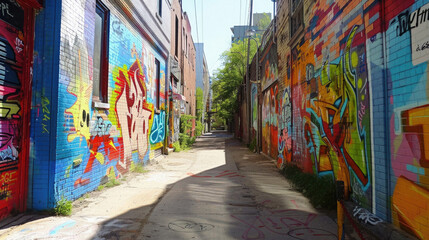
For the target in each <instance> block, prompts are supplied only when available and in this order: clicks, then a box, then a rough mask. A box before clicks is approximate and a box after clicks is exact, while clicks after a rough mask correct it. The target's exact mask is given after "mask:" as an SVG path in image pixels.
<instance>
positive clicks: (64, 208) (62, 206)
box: [54, 198, 72, 216]
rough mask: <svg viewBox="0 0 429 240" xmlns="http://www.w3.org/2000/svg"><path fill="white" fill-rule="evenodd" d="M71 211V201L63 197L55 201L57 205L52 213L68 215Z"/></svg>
mask: <svg viewBox="0 0 429 240" xmlns="http://www.w3.org/2000/svg"><path fill="white" fill-rule="evenodd" d="M71 212H72V201H69V200H67V199H65V198H61V200H59V201H58V202H57V206H56V207H55V208H54V213H55V215H57V216H70V215H71Z"/></svg>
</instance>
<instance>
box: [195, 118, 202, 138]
mask: <svg viewBox="0 0 429 240" xmlns="http://www.w3.org/2000/svg"><path fill="white" fill-rule="evenodd" d="M201 134H203V124H202V123H201V122H200V121H197V123H196V126H195V135H196V136H201Z"/></svg>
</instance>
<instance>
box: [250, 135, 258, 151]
mask: <svg viewBox="0 0 429 240" xmlns="http://www.w3.org/2000/svg"><path fill="white" fill-rule="evenodd" d="M249 149H250V151H252V152H253V151H255V149H256V138H254V139H252V141H251V142H250V144H249Z"/></svg>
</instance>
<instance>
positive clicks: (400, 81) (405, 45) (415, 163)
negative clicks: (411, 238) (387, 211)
mask: <svg viewBox="0 0 429 240" xmlns="http://www.w3.org/2000/svg"><path fill="white" fill-rule="evenodd" d="M384 10H385V27H386V48H385V50H386V56H387V59H386V62H387V71H386V74H387V76H386V77H387V83H388V84H387V90H388V99H387V100H388V103H389V112H388V113H389V115H388V116H387V117H388V118H389V133H390V138H389V139H386V144H390V167H391V169H390V171H389V174H390V175H391V176H390V182H389V184H390V186H389V187H390V189H389V190H390V191H389V195H391V196H392V198H391V201H392V202H391V203H392V206H391V207H392V219H393V222H395V223H396V224H397V225H398V226H400V227H401V228H402V229H405V230H408V231H409V232H411V233H413V234H414V235H416V236H417V237H419V238H421V239H426V238H429V175H428V173H429V154H428V149H429V146H428V144H429V143H428V138H427V136H428V135H427V134H428V130H427V129H428V128H427V126H428V123H429V121H428V119H429V111H428V110H429V105H428V103H429V101H428V97H429V93H428V92H427V89H428V86H427V79H428V75H427V67H428V60H429V58H428V49H427V47H428V43H427V40H428V37H429V33H428V31H427V30H426V29H427V26H428V20H427V11H428V10H429V4H428V1H401V3H400V4H397V3H396V2H395V3H393V2H392V1H390V0H389V1H386V4H385V9H384ZM409 16H410V17H409Z"/></svg>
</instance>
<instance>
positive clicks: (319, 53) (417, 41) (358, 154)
mask: <svg viewBox="0 0 429 240" xmlns="http://www.w3.org/2000/svg"><path fill="white" fill-rule="evenodd" d="M302 6H303V19H304V25H303V27H302V31H299V30H298V31H297V34H296V35H292V36H291V34H290V29H291V28H290V26H291V25H290V19H291V18H290V15H291V14H292V13H290V10H289V7H290V6H289V4H288V3H287V1H280V2H279V4H278V7H279V9H278V14H277V29H278V31H277V35H276V36H277V41H278V65H279V92H282V91H284V92H288V93H289V98H288V99H290V101H289V104H290V105H289V106H286V105H285V102H286V103H288V101H283V103H282V104H283V106H281V107H282V108H283V109H284V110H287V109H290V110H287V111H290V112H291V114H290V115H291V121H290V125H291V128H290V129H291V131H287V132H288V133H289V134H290V140H291V141H290V142H288V141H287V140H286V139H285V140H284V141H285V144H288V143H290V144H291V150H290V153H291V154H290V155H289V156H287V157H285V158H284V161H285V162H292V163H293V164H296V165H298V166H300V167H301V168H302V169H303V170H305V171H307V172H313V173H315V174H318V175H320V176H323V175H329V176H332V177H333V178H334V179H336V180H342V181H344V182H345V184H346V190H347V192H350V196H349V197H350V198H351V199H353V200H354V201H355V202H356V203H358V204H360V205H362V206H364V207H366V208H368V209H370V210H372V211H373V212H374V213H376V215H377V216H378V217H380V218H382V219H384V220H388V221H393V222H394V223H395V224H397V225H398V226H400V227H401V228H402V229H404V230H407V231H408V232H410V233H412V234H414V235H415V236H417V237H419V238H422V239H424V238H427V237H429V223H428V218H429V217H428V216H429V212H428V211H427V209H429V191H428V189H429V177H428V174H427V172H428V168H429V160H427V159H429V158H428V157H427V156H429V154H428V153H427V152H428V151H427V150H426V147H427V146H426V145H427V143H426V141H425V140H427V139H429V138H427V136H428V135H427V130H426V129H429V128H427V122H428V121H427V118H428V111H427V109H428V106H429V105H428V102H429V101H428V92H427V89H428V88H427V86H426V85H427V79H428V78H427V62H428V60H429V57H427V56H429V55H428V52H427V51H429V48H428V47H429V43H428V42H427V39H428V37H429V36H428V34H429V33H428V32H427V31H425V30H423V29H425V28H426V27H427V24H429V23H428V21H427V15H428V12H429V4H428V1H409V0H407V1H400V2H398V1H392V0H386V1H373V0H368V1H331V2H329V3H327V2H325V1H313V0H304V1H303V5H302ZM282 111H283V110H282ZM282 114H283V115H287V112H285V113H282ZM428 141H429V140H428Z"/></svg>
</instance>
